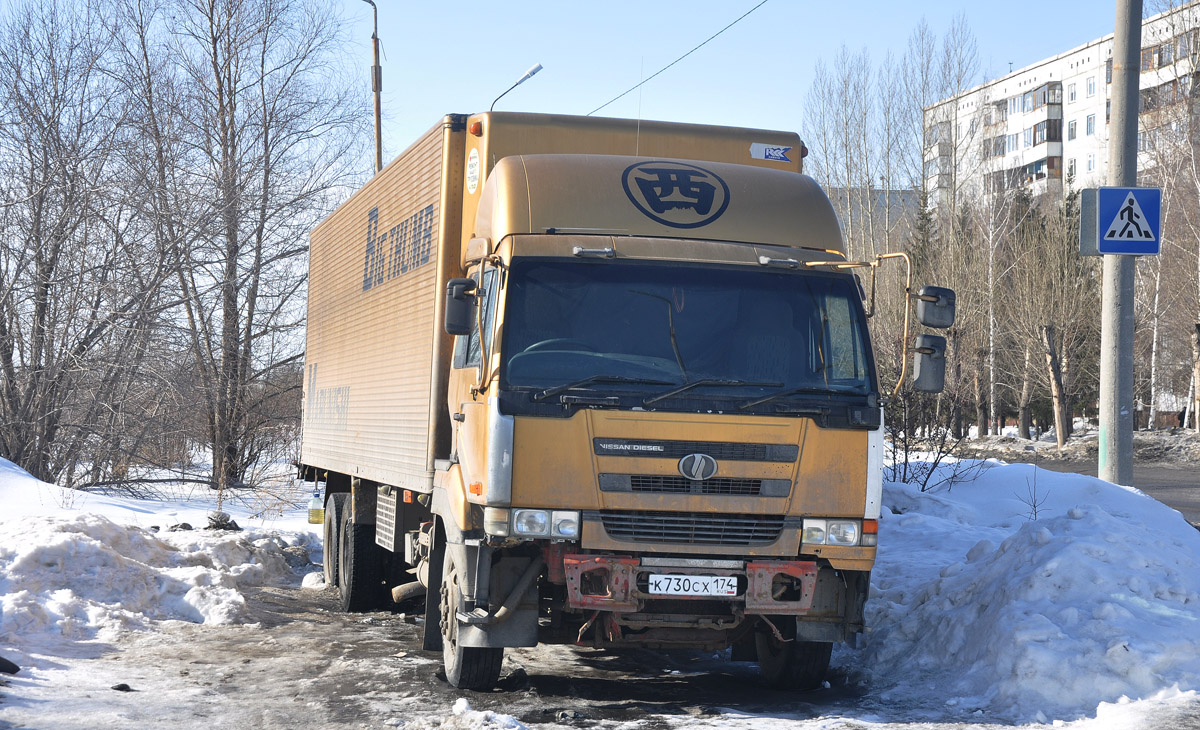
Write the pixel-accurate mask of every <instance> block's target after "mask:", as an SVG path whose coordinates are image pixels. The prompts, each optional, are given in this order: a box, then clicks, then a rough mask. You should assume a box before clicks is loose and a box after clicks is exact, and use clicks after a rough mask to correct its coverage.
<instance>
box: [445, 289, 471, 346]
mask: <svg viewBox="0 0 1200 730" xmlns="http://www.w3.org/2000/svg"><path fill="white" fill-rule="evenodd" d="M475 287H476V283H475V280H474V279H451V280H450V281H449V282H447V283H446V332H447V333H448V334H452V335H469V334H471V330H472V329H473V328H474V325H475V294H474V292H475Z"/></svg>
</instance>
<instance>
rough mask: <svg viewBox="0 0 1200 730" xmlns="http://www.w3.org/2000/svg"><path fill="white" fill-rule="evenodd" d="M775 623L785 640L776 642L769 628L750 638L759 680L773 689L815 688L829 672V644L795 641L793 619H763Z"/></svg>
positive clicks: (824, 642) (831, 648) (794, 622)
mask: <svg viewBox="0 0 1200 730" xmlns="http://www.w3.org/2000/svg"><path fill="white" fill-rule="evenodd" d="M767 620H770V621H771V622H772V623H774V624H775V626H776V628H778V629H779V633H780V634H781V635H782V636H783V638H784V639H785V641H780V640H779V639H778V638H777V637H776V636H775V632H773V631H771V629H770V627H769V626H763V627H760V628H761V630H760V631H758V632H757V633H755V635H754V646H755V649H756V650H757V653H758V667H759V670H760V671H761V672H762V677H763V680H764V681H765V682H766V683H767V684H768V685H770V686H772V687H774V688H776V689H784V690H807V689H816V688H817V687H819V686H821V682H823V681H824V680H825V673H826V672H828V671H829V657H830V656H831V655H832V653H833V644H831V643H829V642H827V641H799V640H797V639H796V638H795V636H796V620H795V619H794V618H790V617H788V618H781V619H778V620H773V619H767Z"/></svg>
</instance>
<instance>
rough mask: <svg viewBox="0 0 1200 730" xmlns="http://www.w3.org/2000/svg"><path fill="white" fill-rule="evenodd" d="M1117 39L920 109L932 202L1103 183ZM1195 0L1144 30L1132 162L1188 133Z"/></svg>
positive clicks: (1196, 40) (1198, 58) (1195, 50)
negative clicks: (1136, 148)
mask: <svg viewBox="0 0 1200 730" xmlns="http://www.w3.org/2000/svg"><path fill="white" fill-rule="evenodd" d="M1112 54H1113V36H1112V35H1111V34H1110V35H1107V36H1105V37H1103V38H1099V39H1097V40H1094V41H1092V42H1090V43H1085V44H1084V45H1082V46H1079V47H1077V48H1073V49H1071V50H1069V51H1067V52H1066V53H1062V54H1059V55H1057V56H1054V57H1052V58H1047V59H1045V60H1043V61H1038V62H1037V63H1034V64H1032V65H1029V66H1026V67H1025V68H1022V69H1019V70H1017V71H1012V72H1010V73H1008V74H1006V75H1005V76H1002V77H1000V78H998V79H995V80H993V81H988V82H986V83H983V84H980V85H979V86H976V87H974V88H972V89H969V90H967V91H966V92H964V93H962V94H959V95H957V96H954V97H951V98H948V99H944V100H942V101H939V102H937V103H936V104H933V105H932V106H930V107H928V108H927V109H925V115H924V116H925V154H924V163H925V179H926V183H927V184H928V189H929V190H930V205H931V206H934V207H943V206H952V207H957V206H958V205H960V204H961V201H963V200H979V199H981V196H994V195H998V194H1003V193H1005V192H1008V191H1012V190H1014V189H1017V188H1024V189H1026V190H1028V191H1029V192H1030V193H1031V194H1033V195H1039V194H1043V193H1047V192H1049V193H1053V194H1060V195H1061V194H1062V192H1063V190H1064V189H1075V190H1077V189H1080V188H1084V187H1094V186H1098V185H1103V184H1105V183H1106V182H1107V172H1106V171H1107V163H1108V139H1109V119H1110V116H1111V106H1112ZM1198 72H1200V0H1193V1H1192V2H1187V3H1184V4H1182V5H1180V6H1179V7H1177V8H1174V9H1171V10H1168V11H1166V12H1163V13H1160V14H1158V15H1155V16H1153V17H1150V18H1147V19H1146V20H1145V21H1144V22H1143V25H1142V53H1141V80H1140V86H1141V100H1140V104H1141V106H1140V114H1139V139H1138V142H1139V150H1141V152H1140V153H1139V155H1138V164H1139V167H1140V168H1141V169H1145V168H1146V167H1148V166H1150V165H1153V164H1154V159H1155V156H1154V155H1153V154H1149V153H1152V152H1153V151H1154V150H1156V149H1159V148H1160V147H1161V144H1162V142H1163V141H1164V140H1168V139H1172V138H1176V137H1177V136H1178V135H1180V134H1187V130H1186V126H1187V125H1188V123H1189V122H1188V118H1187V117H1186V113H1185V112H1184V113H1181V110H1187V109H1189V108H1192V106H1191V104H1188V103H1184V102H1187V101H1188V100H1191V99H1193V98H1194V94H1195V93H1197V92H1200V89H1196V88H1195V82H1196V78H1197V74H1198Z"/></svg>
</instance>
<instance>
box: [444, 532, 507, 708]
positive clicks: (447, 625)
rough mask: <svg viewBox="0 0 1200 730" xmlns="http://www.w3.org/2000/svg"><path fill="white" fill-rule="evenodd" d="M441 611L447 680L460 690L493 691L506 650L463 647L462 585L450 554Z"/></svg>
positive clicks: (445, 568)
mask: <svg viewBox="0 0 1200 730" xmlns="http://www.w3.org/2000/svg"><path fill="white" fill-rule="evenodd" d="M439 604H440V608H441V629H442V663H443V665H444V666H445V668H446V681H447V682H449V683H450V685H451V686H453V687H457V688H458V689H472V690H478V691H486V690H490V689H491V688H492V687H494V686H496V680H498V679H500V665H501V663H502V662H503V661H504V649H503V648H498V649H493V648H483V647H475V646H459V644H458V628H459V624H458V609H459V607H460V606H461V604H462V591H461V589H460V588H459V584H458V571H457V570H455V568H454V563H453V561H452V560H451V559H450V551H449V550H447V551H446V556H445V558H444V559H443V562H442V592H441V600H440V602H439Z"/></svg>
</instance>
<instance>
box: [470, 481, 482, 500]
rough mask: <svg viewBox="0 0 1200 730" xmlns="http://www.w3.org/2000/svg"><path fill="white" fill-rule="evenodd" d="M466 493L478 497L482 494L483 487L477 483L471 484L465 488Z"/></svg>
mask: <svg viewBox="0 0 1200 730" xmlns="http://www.w3.org/2000/svg"><path fill="white" fill-rule="evenodd" d="M467 491H468V492H470V493H471V494H474V495H475V496H476V497H478V496H479V495H481V494H483V485H482V484H480V483H479V482H471V484H470V485H469V486H468V487H467Z"/></svg>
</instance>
